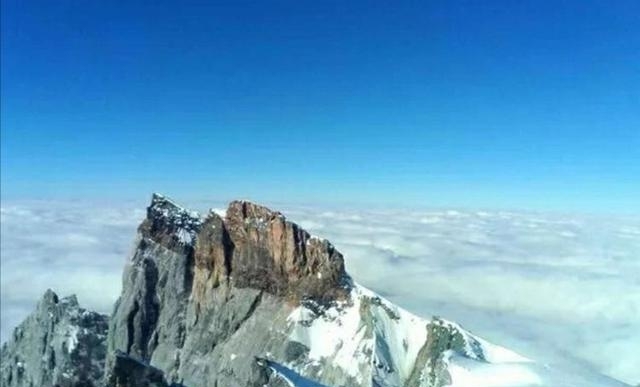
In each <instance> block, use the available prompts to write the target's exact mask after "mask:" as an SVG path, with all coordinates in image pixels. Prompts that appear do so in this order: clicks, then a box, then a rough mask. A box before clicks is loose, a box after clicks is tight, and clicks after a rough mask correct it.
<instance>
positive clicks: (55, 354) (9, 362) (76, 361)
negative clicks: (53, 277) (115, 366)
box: [0, 290, 108, 387]
mask: <svg viewBox="0 0 640 387" xmlns="http://www.w3.org/2000/svg"><path fill="white" fill-rule="evenodd" d="M107 324H108V317H107V316H105V315H101V314H98V313H95V312H90V311H87V310H85V309H83V308H80V307H79V306H78V301H77V299H76V297H75V296H70V297H66V298H59V297H58V295H57V294H55V293H54V292H53V291H51V290H48V291H47V292H46V293H45V294H44V296H43V297H42V298H41V299H40V302H39V303H38V306H37V308H36V310H35V311H34V312H33V313H32V314H31V315H30V316H29V317H27V319H26V320H25V321H24V322H23V323H22V324H20V325H19V326H18V327H17V328H16V329H15V330H14V332H13V336H12V337H11V339H10V340H9V341H8V342H7V343H5V344H4V345H3V346H2V353H1V355H0V359H1V365H0V370H1V374H2V375H1V380H2V386H3V387H13V386H15V387H22V386H25V387H26V386H42V387H50V386H51V387H52V386H60V387H93V386H98V385H100V384H99V383H100V381H101V379H102V374H103V369H104V361H105V355H106V337H107Z"/></svg>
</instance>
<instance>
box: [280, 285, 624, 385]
mask: <svg viewBox="0 0 640 387" xmlns="http://www.w3.org/2000/svg"><path fill="white" fill-rule="evenodd" d="M288 322H289V324H290V337H289V338H290V340H292V341H296V342H300V343H302V344H304V345H305V346H307V347H308V348H309V349H310V351H309V354H308V358H309V362H308V363H307V364H302V365H301V364H285V365H281V364H277V363H275V364H277V366H278V367H285V368H286V369H289V370H291V371H292V372H293V370H295V371H297V372H300V373H301V374H306V373H305V370H306V369H307V368H308V367H311V366H313V365H316V366H318V365H320V366H321V365H326V364H330V365H332V366H335V367H339V368H341V369H343V370H345V371H346V373H347V374H349V375H351V376H352V377H353V378H354V380H355V381H356V382H357V384H358V385H366V384H367V382H368V381H373V385H377V386H382V387H396V386H416V387H418V386H420V387H422V386H424V387H427V386H446V385H450V386H452V387H525V386H542V387H589V386H593V387H596V386H597V387H621V386H626V384H623V383H621V382H618V381H615V380H613V379H609V378H606V377H602V376H600V375H591V374H590V373H589V371H583V370H579V371H575V370H572V371H571V372H561V371H559V370H555V369H553V368H551V367H549V366H546V365H542V364H538V363H536V362H534V361H533V360H531V359H528V358H526V357H524V356H522V355H520V354H518V353H515V352H513V351H511V350H509V349H507V348H504V347H501V346H498V345H495V344H492V343H489V342H488V341H486V340H483V339H481V338H479V337H477V336H475V335H473V334H471V333H470V332H468V331H466V330H465V329H463V328H462V327H461V326H459V325H458V324H456V323H454V322H450V321H446V320H443V319H440V318H436V317H434V318H433V319H431V320H426V319H423V318H420V317H418V316H416V315H413V314H411V313H410V312H408V311H406V310H404V309H402V308H400V307H398V306H396V305H394V304H393V303H391V302H389V301H387V300H385V299H384V298H382V297H380V296H378V295H377V294H375V293H374V292H372V291H370V290H368V289H366V288H364V287H362V286H360V285H358V284H354V286H353V290H352V293H351V300H349V301H345V302H342V303H337V304H335V305H333V306H331V307H330V308H326V309H322V308H321V307H320V306H318V305H313V304H309V303H303V305H302V306H300V307H298V308H296V309H295V310H294V311H293V312H292V313H291V315H290V316H289V319H288ZM287 367H290V368H287ZM278 372H279V373H280V374H282V372H283V368H281V369H280V370H279V371H278ZM289 380H291V379H289ZM293 385H294V386H307V385H306V384H304V383H303V384H295V383H294V384H293Z"/></svg>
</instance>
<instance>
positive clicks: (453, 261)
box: [1, 201, 640, 384]
mask: <svg viewBox="0 0 640 387" xmlns="http://www.w3.org/2000/svg"><path fill="white" fill-rule="evenodd" d="M210 204H214V205H215V204H217V206H220V203H210ZM196 207H202V208H203V207H204V206H202V205H200V203H196ZM274 207H278V208H279V209H281V210H283V212H285V214H286V215H287V216H288V217H289V218H291V219H292V220H294V221H296V222H298V223H300V224H301V225H302V226H303V227H305V228H307V229H308V230H309V231H310V232H312V233H314V234H316V235H318V236H321V237H325V238H327V239H329V240H331V241H332V242H333V243H334V244H335V245H336V246H337V248H338V249H339V250H340V251H342V252H343V254H344V255H345V259H346V263H347V269H348V270H349V272H350V273H351V274H352V276H353V277H354V278H355V279H356V280H357V281H359V282H360V283H362V284H363V285H365V286H367V287H369V288H372V289H373V290H376V291H378V292H380V293H381V294H383V295H385V296H387V297H388V298H390V299H391V300H393V301H395V302H397V303H398V304H400V305H402V306H404V307H406V308H408V309H410V310H411V311H413V312H415V313H417V314H420V315H423V316H430V315H434V314H435V315H441V316H444V317H447V318H449V319H452V320H456V321H458V322H460V323H462V324H463V325H464V326H466V327H467V328H468V329H470V330H472V331H474V332H475V333H477V334H478V335H480V336H483V337H485V338H487V339H489V340H491V341H494V342H496V343H499V344H502V345H505V346H508V347H511V348H513V349H515V350H518V351H520V352H521V353H523V354H525V355H528V356H530V357H533V358H536V359H538V360H539V361H541V362H543V363H545V362H546V363H564V366H571V365H572V364H577V363H582V365H584V366H587V367H590V368H592V369H594V370H596V371H599V372H603V373H606V374H608V375H611V376H614V377H617V378H619V379H621V380H624V381H626V382H629V383H634V384H635V383H638V382H640V370H639V369H638V368H637V364H638V361H639V360H640V349H639V348H640V333H638V332H640V218H637V217H635V218H634V217H604V216H598V217H590V216H580V215H560V214H541V213H524V212H506V211H468V210H466V211H454V210H437V211H436V210H433V211H426V210H424V211H409V210H406V211H400V210H380V209H367V210H353V209H349V210H344V209H340V210H337V209H334V210H328V209H319V208H317V207H289V208H286V206H285V207H284V208H283V207H282V206H274ZM143 216H144V205H140V204H136V203H117V204H104V203H88V202H84V203H62V202H42V201H40V202H3V203H2V222H1V225H2V230H1V231H2V251H1V256H2V278H1V279H2V338H3V340H4V339H6V338H7V337H8V334H9V333H10V332H11V329H12V328H13V326H15V325H16V324H17V323H18V322H19V321H20V320H21V319H22V318H24V317H25V315H26V314H27V313H29V311H31V310H32V308H33V306H34V305H35V302H36V301H37V299H38V298H39V297H40V295H41V294H42V293H43V292H44V290H45V289H46V288H48V287H51V288H53V289H55V290H56V291H58V292H60V293H61V294H68V293H76V294H78V296H79V299H80V301H81V303H82V304H83V305H85V306H87V307H90V308H93V309H97V310H99V311H102V312H109V311H110V309H111V305H112V303H113V301H114V300H115V298H116V297H117V295H118V293H119V291H120V286H121V283H120V281H121V270H122V266H123V264H124V262H125V260H126V258H127V256H128V254H129V250H130V248H131V243H132V241H133V238H134V233H135V228H136V226H137V224H138V223H139V222H140V220H141V219H142V218H143Z"/></svg>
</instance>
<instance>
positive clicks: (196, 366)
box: [2, 195, 625, 387]
mask: <svg viewBox="0 0 640 387" xmlns="http://www.w3.org/2000/svg"><path fill="white" fill-rule="evenodd" d="M425 281H428V278H425ZM38 327H39V326H36V327H34V328H30V329H31V330H37V329H38ZM37 334H39V333H38V332H36V333H33V332H32V333H30V335H37ZM59 342H61V340H57V339H56V340H53V341H52V342H51V343H50V344H47V345H48V346H53V347H55V346H57V345H58V343H59ZM95 345H96V346H97V347H100V348H103V349H105V350H106V351H107V356H106V367H105V372H104V375H103V377H102V378H99V379H100V380H99V382H96V383H95V384H83V385H82V384H77V383H76V384H74V383H73V381H70V382H69V384H66V385H68V386H78V387H79V386H81V385H82V386H94V385H100V384H103V385H108V386H122V387H125V386H143V385H148V386H169V385H170V384H172V383H173V385H182V386H187V387H217V386H231V387H234V386H237V387H248V386H256V387H257V386H280V385H282V383H283V380H285V381H286V382H288V383H291V384H293V385H295V386H307V387H309V386H323V385H324V386H352V387H369V386H371V387H373V386H375V387H400V386H403V387H404V386H406V387H441V386H449V385H450V386H455V387H485V386H486V387H488V386H496V387H497V386H511V387H518V386H548V387H570V386H580V387H589V386H594V387H595V386H599V387H607V386H609V387H614V386H625V385H624V384H622V383H619V382H617V381H615V380H612V379H609V378H606V377H603V376H599V375H591V374H588V373H586V371H581V370H580V371H576V370H571V371H570V372H566V371H565V372H562V371H560V370H555V369H554V368H553V367H550V366H546V365H544V364H540V363H538V362H535V361H533V360H531V359H528V358H526V357H525V356H522V355H520V354H517V353H515V352H513V351H510V350H508V349H506V348H503V347H500V346H497V345H494V344H491V343H488V342H487V341H485V340H482V339H481V338H479V337H477V336H474V335H473V334H471V333H469V332H467V331H466V330H464V329H463V328H462V327H461V326H459V325H458V324H456V323H453V322H450V321H447V320H444V319H442V318H438V317H433V318H429V319H425V318H421V317H418V316H415V315H413V314H411V313H409V312H407V311H406V310H404V309H402V308H400V307H398V306H396V305H394V304H392V303H391V302H389V301H387V300H385V299H384V298H382V297H380V296H379V295H377V294H375V293H374V292H372V291H370V290H368V289H365V288H364V287H362V286H360V285H358V284H357V283H355V282H354V281H353V280H352V279H351V278H350V277H349V275H348V274H347V272H346V271H345V267H344V260H343V257H342V255H341V254H340V252H339V251H337V250H336V249H335V247H334V246H333V245H332V244H331V243H330V242H328V241H327V240H324V239H322V238H319V237H315V236H311V235H310V234H309V233H307V232H306V231H305V230H303V229H302V228H300V227H299V226H298V225H296V224H295V223H293V222H290V221H288V220H287V219H286V218H285V217H284V216H283V215H282V214H281V213H279V212H276V211H272V210H270V209H268V208H266V207H262V206H259V205H256V204H253V203H250V202H246V201H234V202H232V203H230V205H229V207H228V209H227V211H226V214H224V216H221V215H219V214H218V213H216V212H214V211H210V212H209V213H208V214H206V215H204V216H201V215H200V214H198V213H196V212H193V211H189V210H187V209H185V208H182V207H181V206H179V205H177V204H176V203H174V202H173V201H171V200H170V199H168V198H166V197H163V196H161V195H154V196H153V198H152V202H151V204H150V206H149V207H148V209H147V217H146V219H145V220H144V221H143V222H142V224H141V225H140V227H139V229H138V238H137V246H136V249H135V251H134V253H133V256H132V257H131V260H130V261H129V263H128V264H127V266H126V268H125V272H124V276H123V289H122V294H121V296H120V298H119V299H118V301H117V302H116V304H115V306H114V310H113V313H112V315H111V316H110V321H109V329H108V337H107V338H106V340H102V341H100V342H97V343H95ZM22 350H23V348H21V342H20V341H17V340H13V341H12V342H10V343H9V344H8V346H6V347H5V348H3V352H2V360H3V367H5V364H13V365H15V364H14V363H15V362H16V360H15V359H17V357H16V356H15V354H16V353H19V352H20V351H22ZM256 357H257V358H259V359H261V360H259V361H257V362H256V360H255V359H256ZM34 359H35V358H34ZM16 367H17V365H16ZM19 367H20V369H21V370H22V371H20V375H18V376H16V377H12V378H10V379H9V380H7V378H3V383H4V384H3V386H6V387H10V386H29V385H32V384H33V383H34V380H32V379H29V378H27V377H25V376H24V375H31V374H33V372H31V370H35V369H48V368H47V367H50V364H49V363H47V362H45V361H44V360H42V361H39V360H32V361H30V362H29V363H28V364H23V363H21V364H20V365H19ZM44 374H45V375H49V374H51V373H44ZM39 377H40V376H39ZM35 383H36V384H38V385H42V386H47V387H48V386H53V385H56V383H59V382H58V379H54V378H51V377H48V376H44V377H40V380H38V381H35Z"/></svg>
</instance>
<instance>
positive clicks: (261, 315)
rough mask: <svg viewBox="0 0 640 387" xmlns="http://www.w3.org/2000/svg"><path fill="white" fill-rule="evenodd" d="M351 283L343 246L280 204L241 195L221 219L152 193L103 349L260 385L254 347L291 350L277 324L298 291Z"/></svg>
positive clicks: (183, 373) (200, 378)
mask: <svg viewBox="0 0 640 387" xmlns="http://www.w3.org/2000/svg"><path fill="white" fill-rule="evenodd" d="M348 292H349V278H348V276H347V275H346V273H345V271H344V262H343V258H342V255H340V253H339V252H337V251H336V250H335V249H334V247H333V246H332V245H331V244H330V243H329V242H327V241H324V240H320V239H318V238H313V237H311V236H310V235H309V234H308V233H307V232H306V231H304V230H302V229H300V228H299V227H298V226H297V225H295V224H293V223H291V222H289V221H287V220H286V219H285V218H284V216H282V215H281V214H280V213H277V212H273V211H271V210H269V209H267V208H265V207H261V206H257V205H254V204H251V203H248V202H240V201H238V202H232V203H231V204H230V205H229V209H228V211H227V216H226V218H225V219H223V218H221V217H220V216H218V215H217V214H215V213H213V212H211V213H210V214H208V215H207V216H206V217H205V218H204V219H201V218H200V217H199V215H198V214H196V213H193V212H190V211H187V210H184V209H182V208H181V207H179V206H177V205H176V204H174V203H173V202H172V201H170V200H169V199H166V198H164V197H162V196H159V195H154V197H153V199H152V203H151V205H150V206H149V208H148V211H147V218H146V219H145V220H144V221H143V223H142V225H141V226H140V228H139V242H138V246H137V249H136V250H135V253H134V255H133V257H132V259H131V262H130V264H129V265H128V266H127V267H126V269H125V274H124V283H123V292H122V295H121V297H120V299H119V300H118V301H117V303H116V305H115V308H114V313H113V316H112V318H111V321H110V332H111V334H110V335H109V340H108V345H109V351H110V352H113V351H115V350H121V351H123V352H124V353H126V354H128V355H130V356H133V357H135V358H137V359H140V360H143V361H148V362H150V363H151V364H152V365H154V366H156V367H158V368H160V369H162V370H163V371H164V372H165V373H166V375H167V377H168V378H169V379H170V380H171V381H180V382H184V383H185V385H190V384H191V385H198V386H214V385H216V384H223V385H229V386H243V387H244V386H251V385H256V386H258V385H263V384H265V383H266V374H265V372H264V370H263V369H262V368H260V367H256V366H255V364H254V362H253V361H252V357H253V355H254V354H257V353H265V352H272V353H282V354H283V355H284V353H285V352H287V350H290V346H288V344H287V343H288V340H287V336H286V334H285V332H278V331H274V330H273V327H274V326H276V327H277V326H282V327H284V326H286V325H287V322H286V319H287V316H288V315H289V313H290V311H291V309H292V307H293V306H295V305H297V304H299V302H300V301H301V300H303V299H304V300H316V301H317V302H318V303H321V304H327V303H331V302H335V301H337V300H341V299H346V298H347V297H348ZM256 332H260V335H257V334H256ZM113 361H114V359H113V358H110V359H109V363H110V365H109V366H110V367H112V366H113ZM189 382H190V383H189ZM194 383H196V384H194ZM274 383H276V382H274Z"/></svg>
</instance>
